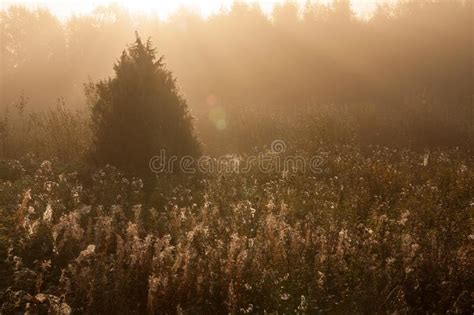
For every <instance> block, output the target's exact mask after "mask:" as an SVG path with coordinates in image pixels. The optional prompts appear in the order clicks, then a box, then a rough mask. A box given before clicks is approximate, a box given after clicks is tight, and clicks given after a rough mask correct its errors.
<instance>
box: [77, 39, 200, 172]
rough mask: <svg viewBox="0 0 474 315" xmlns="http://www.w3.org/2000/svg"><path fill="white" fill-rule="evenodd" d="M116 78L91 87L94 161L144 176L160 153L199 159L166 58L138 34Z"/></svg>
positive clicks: (184, 105) (119, 64) (186, 112)
mask: <svg viewBox="0 0 474 315" xmlns="http://www.w3.org/2000/svg"><path fill="white" fill-rule="evenodd" d="M114 70H115V77H113V78H109V79H108V80H104V81H100V82H98V83H92V84H90V85H89V86H88V87H87V89H86V93H87V94H88V97H89V100H90V102H91V105H92V122H93V127H94V134H95V138H94V141H95V148H94V152H93V155H94V158H95V160H96V162H98V163H100V164H105V163H109V164H112V165H115V166H118V167H120V168H122V169H127V170H144V169H146V167H147V166H148V161H149V160H150V158H151V157H152V156H154V155H158V154H159V153H160V151H161V150H165V151H166V155H167V156H170V155H176V156H184V155H191V156H196V155H197V154H198V153H199V143H198V141H197V138H196V136H195V132H194V128H193V118H192V116H191V114H190V112H189V110H188V106H187V103H186V100H185V99H184V98H183V97H182V96H181V94H180V92H179V90H178V88H177V86H176V81H175V79H174V77H173V75H172V73H171V72H170V71H169V70H167V69H166V67H165V65H164V63H163V57H160V58H157V57H156V50H155V48H153V47H152V43H151V41H150V40H148V41H147V42H146V43H145V44H144V43H143V42H142V40H141V39H140V37H139V36H138V34H137V39H136V41H135V43H133V44H132V45H130V46H129V47H128V48H127V49H126V50H124V52H123V53H122V56H121V57H120V59H119V60H118V62H117V63H116V64H115V66H114Z"/></svg>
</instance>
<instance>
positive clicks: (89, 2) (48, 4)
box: [0, 0, 386, 19]
mask: <svg viewBox="0 0 474 315" xmlns="http://www.w3.org/2000/svg"><path fill="white" fill-rule="evenodd" d="M234 2H235V1H234V0H205V1H196V0H174V1H169V0H157V1H148V0H135V1H127V0H70V1H60V0H5V1H2V4H0V8H2V7H8V6H9V5H13V4H15V5H16V4H19V5H26V6H29V7H44V8H48V9H50V10H51V11H52V12H53V13H54V14H56V15H57V16H59V17H60V18H67V17H69V16H71V15H73V14H87V13H90V12H91V11H93V10H94V9H95V8H96V7H98V6H103V5H111V4H117V5H119V6H120V7H123V8H126V9H128V10H130V11H132V12H136V13H146V14H157V15H159V16H160V18H162V19H166V18H168V17H169V16H170V15H172V14H173V13H174V12H176V11H177V10H179V9H180V8H187V9H192V10H195V11H197V12H199V13H200V14H201V15H202V16H204V17H207V16H210V15H212V14H213V13H216V12H218V11H220V10H222V9H224V10H225V9H229V8H230V7H231V6H232V4H233V3H234ZM242 2H245V3H257V4H258V5H259V6H260V7H261V8H262V10H263V11H264V12H265V13H267V14H269V13H270V12H271V11H272V9H273V6H274V5H275V4H278V3H284V2H285V1H282V0H246V1H242ZM293 2H295V3H298V4H299V5H300V6H301V7H302V6H304V5H305V3H307V0H298V1H293ZM312 2H315V1H312ZM331 2H332V1H331V0H320V1H319V3H322V4H327V3H331ZM381 2H384V1H383V0H351V4H352V8H353V10H354V12H356V13H357V14H358V15H366V14H369V13H370V12H371V11H372V10H373V9H374V8H375V7H376V5H377V3H381ZM385 2H386V1H385Z"/></svg>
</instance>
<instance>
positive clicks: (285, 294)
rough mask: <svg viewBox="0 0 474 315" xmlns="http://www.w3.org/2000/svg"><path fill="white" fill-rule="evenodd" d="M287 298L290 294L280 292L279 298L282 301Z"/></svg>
mask: <svg viewBox="0 0 474 315" xmlns="http://www.w3.org/2000/svg"><path fill="white" fill-rule="evenodd" d="M289 298H290V294H288V293H283V294H280V299H282V300H283V301H287V300H288V299H289Z"/></svg>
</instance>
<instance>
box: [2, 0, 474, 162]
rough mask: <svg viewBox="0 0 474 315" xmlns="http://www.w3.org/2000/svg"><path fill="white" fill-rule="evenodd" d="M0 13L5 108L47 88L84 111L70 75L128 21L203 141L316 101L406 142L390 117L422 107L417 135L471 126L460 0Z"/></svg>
mask: <svg viewBox="0 0 474 315" xmlns="http://www.w3.org/2000/svg"><path fill="white" fill-rule="evenodd" d="M0 19H1V24H2V35H1V38H2V52H1V69H2V71H1V73H0V89H1V90H0V93H1V98H0V100H1V101H0V102H1V104H0V108H1V112H2V113H4V115H8V116H10V119H11V120H12V121H13V120H15V118H14V116H15V115H16V114H15V110H14V109H15V107H18V104H23V105H22V106H23V107H24V111H26V112H37V111H44V110H46V109H48V108H51V107H54V106H56V104H57V103H58V98H59V99H60V101H59V102H61V103H62V104H63V105H64V106H65V107H66V108H67V109H72V110H81V111H86V110H87V102H86V97H85V93H84V84H87V83H88V82H91V81H96V80H99V79H104V78H107V77H109V76H110V75H111V74H112V73H113V64H114V62H116V61H117V58H118V57H119V56H120V54H121V52H122V51H123V50H124V48H125V47H127V45H128V44H129V43H131V42H132V41H133V39H134V36H135V31H137V32H138V33H139V34H140V36H141V37H142V38H144V39H147V38H150V39H151V41H152V42H153V44H154V45H156V46H157V47H158V51H157V53H158V55H164V56H165V59H164V62H165V63H166V66H167V68H168V69H169V70H171V71H172V72H173V74H174V75H175V77H176V78H177V84H178V86H179V87H180V90H181V92H182V94H183V95H184V97H185V98H186V100H187V102H188V104H189V106H190V108H191V110H192V114H193V115H194V116H195V118H196V120H195V123H196V126H197V130H198V132H199V135H200V137H201V139H202V142H203V143H204V144H205V146H206V148H207V150H208V151H209V152H213V153H217V152H218V153H222V152H236V151H242V150H249V149H251V148H253V147H254V146H258V145H262V144H265V143H267V144H268V143H270V142H271V139H273V138H274V137H275V135H276V134H278V133H283V134H287V133H288V129H291V130H294V129H295V127H296V126H300V125H302V124H300V123H297V122H298V121H300V120H301V119H304V117H310V116H311V117H313V116H314V113H321V112H322V111H326V112H327V111H328V109H329V110H330V111H331V112H332V115H333V116H334V117H339V118H338V119H340V120H342V117H343V116H344V115H346V114H347V116H350V117H351V119H353V120H354V119H355V120H357V124H356V125H357V126H359V127H360V128H359V129H360V130H359V134H360V135H362V137H361V139H362V138H364V137H365V138H364V139H365V140H366V142H369V143H379V142H381V143H384V144H385V143H386V142H396V144H397V143H403V142H406V139H407V138H406V135H404V134H400V132H399V131H397V130H396V129H397V128H402V129H404V130H408V129H409V128H414V129H416V128H418V127H420V121H428V120H429V122H427V123H426V124H425V125H422V127H423V130H424V131H423V132H424V133H429V135H426V136H425V138H424V139H422V140H419V141H418V140H417V141H418V142H421V143H422V146H426V145H431V144H432V143H435V144H436V145H438V144H442V145H459V144H460V142H465V141H466V138H469V132H470V130H471V131H472V121H473V120H472V119H473V115H472V107H473V106H472V95H473V94H472V92H473V80H472V70H473V67H472V61H473V45H472V40H473V32H472V29H473V28H472V25H473V24H472V22H473V21H472V2H471V1H424V0H416V1H401V2H397V3H395V4H392V5H390V4H384V3H380V4H379V5H378V6H377V7H376V9H375V10H374V11H373V12H372V14H371V15H370V17H360V16H358V15H356V14H355V13H354V10H353V9H352V8H351V4H350V2H349V1H347V0H337V1H334V2H333V3H330V4H318V3H313V2H310V1H308V2H307V3H306V4H305V5H301V4H296V3H291V2H286V3H283V4H277V5H276V6H275V7H274V8H273V11H272V12H271V14H270V15H268V14H265V12H263V11H262V9H261V8H260V7H259V6H258V5H256V4H254V5H253V4H245V3H234V4H233V5H232V6H231V7H230V9H227V10H221V11H219V12H217V13H214V14H212V15H210V16H208V17H206V18H204V17H202V16H201V15H199V13H197V12H194V11H192V10H191V9H184V8H183V9H181V10H179V11H178V12H176V13H174V14H173V15H171V16H170V17H169V18H168V19H166V20H163V19H160V18H159V17H158V16H157V15H156V16H155V17H153V16H152V15H144V14H141V15H140V14H139V13H131V12H129V11H127V10H126V9H124V8H121V7H120V6H118V5H110V6H102V7H98V8H97V9H95V10H94V11H93V12H92V13H90V14H86V15H73V16H70V17H68V18H67V19H59V18H58V17H56V16H54V15H53V14H52V13H51V12H49V11H48V10H47V9H29V8H27V7H24V6H15V5H14V6H10V7H8V8H5V9H3V10H2V11H1V13H0ZM20 107H21V106H20ZM334 111H337V112H334ZM296 116H298V117H296ZM410 121H412V123H411V122H410ZM410 123H411V125H410ZM402 124H405V125H407V126H405V125H404V126H401V125H402ZM303 125H304V124H303ZM356 125H354V126H356ZM380 125H383V126H384V129H383V130H378V129H377V128H378V127H379V126H380ZM389 125H390V126H391V127H390V128H388V127H387V126H389ZM407 128H408V129H407ZM443 128H444V129H443ZM362 129H364V130H362ZM409 133H412V134H415V133H416V134H419V133H420V132H418V131H416V130H412V131H409ZM296 138H298V137H296ZM444 138H446V139H444ZM443 139H444V140H443ZM469 139H471V138H469ZM415 142H416V141H415ZM403 144H404V145H405V144H406V143H403Z"/></svg>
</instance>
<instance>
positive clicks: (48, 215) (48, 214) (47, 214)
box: [43, 203, 53, 222]
mask: <svg viewBox="0 0 474 315" xmlns="http://www.w3.org/2000/svg"><path fill="white" fill-rule="evenodd" d="M52 219H53V208H52V207H51V205H50V204H49V203H48V205H47V206H46V210H45V211H44V213H43V221H46V222H51V221H52Z"/></svg>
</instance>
